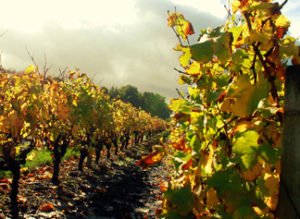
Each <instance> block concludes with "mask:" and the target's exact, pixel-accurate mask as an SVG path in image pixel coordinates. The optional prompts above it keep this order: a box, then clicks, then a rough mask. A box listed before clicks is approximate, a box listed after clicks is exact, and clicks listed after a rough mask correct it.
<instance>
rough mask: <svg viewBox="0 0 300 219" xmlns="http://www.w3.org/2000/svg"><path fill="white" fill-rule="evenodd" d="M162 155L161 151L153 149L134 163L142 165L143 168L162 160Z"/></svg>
mask: <svg viewBox="0 0 300 219" xmlns="http://www.w3.org/2000/svg"><path fill="white" fill-rule="evenodd" d="M163 157H164V153H163V152H159V151H155V152H153V153H151V154H149V155H147V156H146V157H143V158H142V159H140V160H139V161H137V162H136V165H138V166H140V167H142V168H143V169H145V168H147V167H149V166H151V165H153V164H156V163H158V162H160V161H161V160H162V158H163Z"/></svg>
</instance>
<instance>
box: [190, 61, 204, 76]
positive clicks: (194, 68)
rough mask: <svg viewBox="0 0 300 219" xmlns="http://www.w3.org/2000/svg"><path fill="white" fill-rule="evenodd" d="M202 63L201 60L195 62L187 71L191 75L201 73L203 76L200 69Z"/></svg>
mask: <svg viewBox="0 0 300 219" xmlns="http://www.w3.org/2000/svg"><path fill="white" fill-rule="evenodd" d="M200 69H201V67H200V63H199V62H193V63H192V64H191V65H190V66H189V68H188V69H187V70H186V73H188V74H189V75H199V76H201V71H200Z"/></svg>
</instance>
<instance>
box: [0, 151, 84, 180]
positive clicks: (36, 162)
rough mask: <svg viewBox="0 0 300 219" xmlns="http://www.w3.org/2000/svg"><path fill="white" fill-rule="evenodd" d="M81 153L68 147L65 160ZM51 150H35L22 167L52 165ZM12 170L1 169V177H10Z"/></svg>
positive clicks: (32, 167) (31, 168) (30, 168)
mask: <svg viewBox="0 0 300 219" xmlns="http://www.w3.org/2000/svg"><path fill="white" fill-rule="evenodd" d="M79 155H80V153H79V151H78V150H76V149H73V148H72V149H68V150H67V152H66V154H65V156H64V157H63V160H66V159H69V158H71V157H79ZM52 162H53V161H52V158H51V152H50V151H49V150H47V149H40V150H36V149H35V150H33V151H31V152H30V153H29V154H28V156H27V161H26V164H25V165H23V166H22V167H25V168H28V170H29V171H30V170H33V169H34V168H36V167H39V166H43V165H52ZM10 177H11V173H10V171H1V170H0V178H10Z"/></svg>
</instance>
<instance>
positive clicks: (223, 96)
mask: <svg viewBox="0 0 300 219" xmlns="http://www.w3.org/2000/svg"><path fill="white" fill-rule="evenodd" d="M226 95H227V91H223V92H222V93H221V94H220V95H219V97H218V99H217V102H218V103H221V102H223V100H224V98H225V97H226Z"/></svg>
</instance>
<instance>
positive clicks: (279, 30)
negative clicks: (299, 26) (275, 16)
mask: <svg viewBox="0 0 300 219" xmlns="http://www.w3.org/2000/svg"><path fill="white" fill-rule="evenodd" d="M287 30H288V28H285V27H277V31H276V35H277V37H278V38H279V39H282V38H283V36H284V35H285V34H286V32H287Z"/></svg>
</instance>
